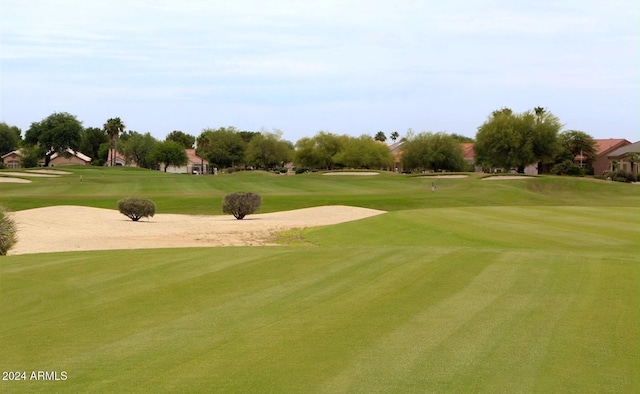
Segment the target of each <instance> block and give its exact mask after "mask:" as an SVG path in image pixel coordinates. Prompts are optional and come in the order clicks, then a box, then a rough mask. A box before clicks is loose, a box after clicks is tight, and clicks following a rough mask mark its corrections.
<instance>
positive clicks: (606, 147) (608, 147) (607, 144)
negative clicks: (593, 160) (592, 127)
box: [595, 138, 631, 156]
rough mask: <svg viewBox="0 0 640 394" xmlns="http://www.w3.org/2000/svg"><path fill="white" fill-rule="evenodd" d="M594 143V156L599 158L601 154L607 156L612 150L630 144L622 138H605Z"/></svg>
mask: <svg viewBox="0 0 640 394" xmlns="http://www.w3.org/2000/svg"><path fill="white" fill-rule="evenodd" d="M595 141H596V155H597V156H600V155H603V154H607V153H609V152H611V151H612V150H614V149H617V148H619V147H621V146H624V145H629V144H630V143H631V142H629V141H627V140H625V139H624V138H607V139H602V140H595Z"/></svg>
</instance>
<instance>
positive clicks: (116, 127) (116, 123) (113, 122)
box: [103, 118, 126, 167]
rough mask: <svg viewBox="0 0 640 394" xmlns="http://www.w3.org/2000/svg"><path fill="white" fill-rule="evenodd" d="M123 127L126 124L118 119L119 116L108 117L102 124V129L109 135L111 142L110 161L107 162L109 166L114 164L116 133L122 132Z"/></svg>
mask: <svg viewBox="0 0 640 394" xmlns="http://www.w3.org/2000/svg"><path fill="white" fill-rule="evenodd" d="M125 127H126V126H125V125H124V123H122V120H120V118H110V119H109V120H107V123H105V124H104V126H103V128H104V131H105V132H106V133H107V134H108V135H109V140H110V142H111V146H110V148H109V152H110V155H111V163H109V164H110V165H111V167H113V166H115V164H116V140H117V139H118V135H120V133H124V129H125Z"/></svg>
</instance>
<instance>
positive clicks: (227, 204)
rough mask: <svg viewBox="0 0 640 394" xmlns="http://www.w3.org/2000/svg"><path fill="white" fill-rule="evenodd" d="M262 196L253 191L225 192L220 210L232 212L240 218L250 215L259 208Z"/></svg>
mask: <svg viewBox="0 0 640 394" xmlns="http://www.w3.org/2000/svg"><path fill="white" fill-rule="evenodd" d="M260 205H262V197H260V196H259V195H257V194H254V193H244V192H239V193H232V194H227V195H226V196H225V197H224V201H223V202H222V212H224V213H230V214H232V215H233V216H234V217H235V218H236V219H238V220H240V219H242V218H244V217H245V216H246V215H250V214H252V213H254V212H255V211H257V210H258V208H260Z"/></svg>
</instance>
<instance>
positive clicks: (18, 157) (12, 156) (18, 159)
mask: <svg viewBox="0 0 640 394" xmlns="http://www.w3.org/2000/svg"><path fill="white" fill-rule="evenodd" d="M2 163H3V164H4V166H5V168H10V169H17V168H20V167H22V152H20V150H14V151H11V152H9V153H7V154H4V155H2Z"/></svg>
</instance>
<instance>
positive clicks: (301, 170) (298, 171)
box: [296, 167, 310, 174]
mask: <svg viewBox="0 0 640 394" xmlns="http://www.w3.org/2000/svg"><path fill="white" fill-rule="evenodd" d="M308 172H310V171H309V169H308V168H307V167H296V174H306V173H308Z"/></svg>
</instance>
